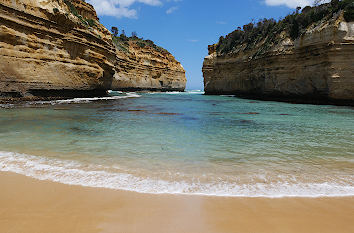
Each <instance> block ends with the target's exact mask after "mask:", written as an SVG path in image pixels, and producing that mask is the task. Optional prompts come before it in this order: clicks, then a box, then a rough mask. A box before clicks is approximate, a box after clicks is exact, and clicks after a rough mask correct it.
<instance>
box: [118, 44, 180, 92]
mask: <svg viewBox="0 0 354 233" xmlns="http://www.w3.org/2000/svg"><path fill="white" fill-rule="evenodd" d="M117 61H118V62H117V64H116V73H115V75H114V79H113V82H112V90H123V91H124V90H153V91H156V90H158V91H184V89H185V88H186V82H187V80H186V76H185V71H184V69H183V67H182V65H181V64H180V63H179V62H178V61H176V59H175V58H174V57H173V56H172V55H171V54H170V53H169V52H167V51H158V50H156V49H154V48H153V47H150V46H145V47H143V48H142V47H140V46H139V45H138V43H136V42H134V41H129V42H128V47H127V50H126V51H120V50H117Z"/></svg>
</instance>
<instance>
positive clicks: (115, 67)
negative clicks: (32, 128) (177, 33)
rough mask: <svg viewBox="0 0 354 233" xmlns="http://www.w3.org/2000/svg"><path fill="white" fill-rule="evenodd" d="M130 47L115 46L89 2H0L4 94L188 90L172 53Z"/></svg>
mask: <svg viewBox="0 0 354 233" xmlns="http://www.w3.org/2000/svg"><path fill="white" fill-rule="evenodd" d="M130 49H131V52H130V53H128V54H125V53H122V52H120V51H119V50H117V49H116V47H115V46H114V44H113V43H112V35H111V33H110V32H109V31H108V30H107V29H106V28H105V27H104V26H103V25H101V24H100V23H99V21H98V17H97V15H96V12H95V10H94V8H93V7H92V6H91V5H90V4H88V3H86V2H85V1H82V0H36V1H33V0H0V97H29V98H32V97H36V96H38V97H73V96H75V97H79V96H80V97H85V96H97V95H105V94H106V91H107V90H109V89H111V88H114V89H156V90H157V89H158V90H170V89H171V90H184V87H185V81H186V80H185V76H184V70H183V68H182V66H181V65H180V64H179V63H178V62H177V61H176V60H175V59H174V58H173V56H172V55H171V54H169V53H157V52H156V51H153V50H149V49H148V48H145V49H142V48H141V49H139V48H138V47H136V46H134V45H132V46H131V48H130ZM112 81H114V82H113V86H112Z"/></svg>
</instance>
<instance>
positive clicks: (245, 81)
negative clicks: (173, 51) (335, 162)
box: [203, 16, 354, 105]
mask: <svg viewBox="0 0 354 233" xmlns="http://www.w3.org/2000/svg"><path fill="white" fill-rule="evenodd" d="M254 54H255V50H247V51H239V52H237V53H234V54H226V55H217V53H216V49H215V45H211V46H209V56H207V57H206V58H205V60H204V65H203V75H204V85H205V92H206V94H235V95H239V96H245V97H251V98H258V99H271V100H280V101H294V102H304V103H333V104H345V105H354V22H345V20H343V17H342V16H339V17H338V18H337V19H336V20H334V21H333V22H322V23H320V24H319V25H317V26H315V27H312V28H309V29H308V30H307V31H306V32H305V33H304V34H302V36H301V37H300V38H298V39H296V40H295V41H293V40H291V39H290V38H288V37H284V38H283V40H282V41H281V42H280V43H278V44H277V45H275V46H274V47H272V49H271V50H269V51H268V52H267V53H265V54H263V55H262V56H256V57H255V56H254Z"/></svg>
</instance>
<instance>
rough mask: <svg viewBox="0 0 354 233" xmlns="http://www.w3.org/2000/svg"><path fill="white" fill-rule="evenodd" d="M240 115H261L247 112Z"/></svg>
mask: <svg viewBox="0 0 354 233" xmlns="http://www.w3.org/2000/svg"><path fill="white" fill-rule="evenodd" d="M240 114H245V115H258V114H260V113H259V112H246V113H240Z"/></svg>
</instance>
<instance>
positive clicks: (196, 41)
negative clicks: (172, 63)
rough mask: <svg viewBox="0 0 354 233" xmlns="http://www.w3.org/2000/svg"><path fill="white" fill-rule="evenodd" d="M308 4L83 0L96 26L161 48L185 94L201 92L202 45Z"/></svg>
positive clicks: (307, 0) (301, 0)
mask: <svg viewBox="0 0 354 233" xmlns="http://www.w3.org/2000/svg"><path fill="white" fill-rule="evenodd" d="M312 1H313V0H217V1H214V0H86V2H89V3H91V4H92V5H93V6H94V7H95V9H96V11H97V13H98V16H99V18H100V22H101V23H102V24H103V25H104V26H106V27H107V28H108V29H111V27H112V26H116V27H117V28H118V29H119V31H120V32H121V31H122V30H124V31H125V32H126V34H127V35H131V33H132V32H134V31H135V32H136V33H137V34H138V36H139V37H143V38H144V39H150V40H152V41H154V42H155V44H157V45H159V46H161V47H163V48H165V49H167V50H168V51H169V52H170V53H172V55H173V56H174V57H175V58H176V59H177V60H178V61H179V62H181V64H182V65H183V67H184V69H185V70H186V76H187V80H188V82H187V89H190V90H191V89H193V90H196V89H203V74H202V65H203V60H204V57H205V56H207V55H208V49H207V48H208V45H210V44H215V43H217V42H218V40H219V37H220V36H225V35H227V34H228V33H230V32H232V31H234V30H235V29H236V28H237V27H239V26H240V27H242V26H243V25H244V24H247V23H249V22H251V21H252V20H255V21H257V20H258V19H263V18H271V17H272V18H274V19H277V20H278V19H280V18H282V17H284V16H286V15H287V14H289V13H292V12H293V11H294V9H295V8H296V7H297V6H301V7H304V6H306V5H311V4H312Z"/></svg>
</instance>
